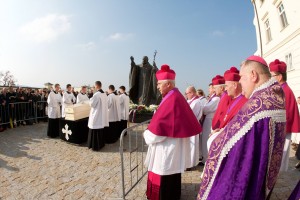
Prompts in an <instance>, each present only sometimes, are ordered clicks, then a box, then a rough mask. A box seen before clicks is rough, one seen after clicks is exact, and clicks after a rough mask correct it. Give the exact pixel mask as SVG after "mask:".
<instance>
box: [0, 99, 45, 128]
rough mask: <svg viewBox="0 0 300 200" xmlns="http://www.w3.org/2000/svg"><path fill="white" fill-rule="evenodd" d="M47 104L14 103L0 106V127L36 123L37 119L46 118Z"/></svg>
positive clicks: (42, 102)
mask: <svg viewBox="0 0 300 200" xmlns="http://www.w3.org/2000/svg"><path fill="white" fill-rule="evenodd" d="M46 106H47V102H46V101H37V102H16V103H9V104H8V105H5V106H3V105H1V106H0V125H4V124H8V125H10V126H13V125H15V124H17V123H20V124H22V123H23V124H27V123H29V122H34V123H37V122H38V119H41V118H43V119H45V118H48V116H47V113H46V110H47V108H46Z"/></svg>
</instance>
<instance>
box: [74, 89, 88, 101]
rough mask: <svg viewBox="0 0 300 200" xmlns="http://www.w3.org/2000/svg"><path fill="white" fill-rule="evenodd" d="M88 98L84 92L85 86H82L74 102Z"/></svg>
mask: <svg viewBox="0 0 300 200" xmlns="http://www.w3.org/2000/svg"><path fill="white" fill-rule="evenodd" d="M88 100H89V97H88V95H87V93H86V86H82V87H81V91H80V92H79V93H78V95H77V98H76V103H83V102H85V101H88Z"/></svg>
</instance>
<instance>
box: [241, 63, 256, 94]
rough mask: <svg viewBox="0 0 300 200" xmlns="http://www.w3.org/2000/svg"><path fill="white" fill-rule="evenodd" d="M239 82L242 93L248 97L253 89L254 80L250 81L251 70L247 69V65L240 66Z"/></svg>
mask: <svg viewBox="0 0 300 200" xmlns="http://www.w3.org/2000/svg"><path fill="white" fill-rule="evenodd" d="M240 76H241V79H240V83H241V85H242V90H243V94H244V95H245V97H246V98H248V99H249V97H250V96H251V94H252V92H253V91H254V89H255V82H253V81H252V78H251V76H252V73H251V70H247V66H242V67H241V70H240Z"/></svg>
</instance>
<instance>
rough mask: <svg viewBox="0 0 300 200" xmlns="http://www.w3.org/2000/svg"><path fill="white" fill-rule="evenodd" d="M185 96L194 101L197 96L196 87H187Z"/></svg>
mask: <svg viewBox="0 0 300 200" xmlns="http://www.w3.org/2000/svg"><path fill="white" fill-rule="evenodd" d="M185 95H186V97H187V99H189V100H190V99H192V98H193V97H194V96H196V95H197V91H196V89H195V87H194V86H189V87H187V88H186V90H185Z"/></svg>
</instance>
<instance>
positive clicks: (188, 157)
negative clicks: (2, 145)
mask: <svg viewBox="0 0 300 200" xmlns="http://www.w3.org/2000/svg"><path fill="white" fill-rule="evenodd" d="M286 71H287V67H286V64H285V63H284V62H283V61H280V60H278V59H276V60H274V61H273V62H271V63H269V64H268V63H267V62H266V61H265V60H264V59H263V58H262V57H260V56H254V55H253V56H250V57H248V58H247V59H245V60H244V61H243V62H242V63H241V65H240V69H238V68H236V67H234V66H232V67H230V68H229V69H228V70H226V71H225V72H224V73H222V74H220V75H215V76H214V77H213V78H212V81H211V83H210V84H209V85H208V96H206V95H205V93H204V91H203V90H202V89H198V90H197V89H196V88H195V87H193V86H189V87H188V88H186V90H185V95H182V93H181V92H180V91H179V90H178V88H176V84H175V78H176V73H175V71H174V70H172V69H171V68H170V66H168V65H166V64H165V65H162V66H161V69H160V70H158V71H157V72H156V79H157V89H158V90H159V92H160V93H161V95H162V101H161V102H160V104H159V107H158V109H157V110H156V111H155V113H154V115H153V117H152V119H151V121H150V124H149V126H148V128H147V130H145V132H144V133H143V137H144V139H145V142H146V144H147V145H148V152H147V156H146V158H145V166H146V167H147V169H148V179H147V189H146V196H147V199H151V200H170V199H172V200H176V199H180V196H181V174H182V173H184V172H185V171H190V170H195V167H196V166H197V165H203V166H204V169H203V173H202V175H201V177H199V184H200V185H199V193H198V195H197V199H269V198H270V196H271V194H272V190H273V188H274V185H275V183H276V180H277V178H278V174H279V171H287V169H288V162H289V152H290V146H291V140H292V133H299V132H300V119H299V110H298V105H297V101H296V98H295V96H294V94H293V92H292V90H291V89H290V87H289V86H288V84H287V82H286V81H287V75H286V74H287V73H286ZM125 91H126V88H125V87H124V86H120V87H119V90H118V93H117V92H116V89H115V87H114V85H110V86H109V87H108V89H107V90H106V92H104V90H103V89H102V83H101V82H100V81H96V82H95V84H94V91H93V92H92V93H88V92H87V87H85V86H83V87H82V88H81V91H80V92H79V93H77V94H75V93H74V91H72V86H71V85H70V84H68V85H67V86H66V90H65V92H63V93H61V87H60V85H59V84H55V85H54V89H53V90H51V91H50V92H45V91H43V90H42V91H37V93H38V94H39V95H36V97H37V98H36V99H37V100H41V101H42V100H45V101H47V107H44V109H47V115H48V129H47V135H48V136H49V137H51V138H54V137H57V136H59V120H60V119H61V118H64V117H65V109H64V108H66V107H67V106H70V105H73V104H81V103H88V104H89V105H90V106H91V110H90V114H89V119H88V128H89V132H88V144H87V146H88V148H91V149H92V150H94V151H99V150H100V149H101V148H103V147H104V146H105V144H110V143H115V142H116V141H117V140H118V139H119V137H120V135H121V132H122V131H123V130H124V129H125V128H127V120H128V117H129V116H128V115H129V101H130V99H129V96H128V95H127V94H126V92H125ZM33 93H35V92H29V94H32V95H33ZM3 94H5V95H3ZM12 94H14V95H12ZM20 94H23V93H13V91H9V92H7V91H6V89H5V90H4V91H2V94H1V98H0V100H1V102H0V103H1V104H2V106H4V105H5V104H3V103H8V102H9V100H10V99H14V98H11V97H12V96H16V98H15V99H22V100H24V99H31V100H32V101H35V100H33V98H29V97H28V96H30V95H28V94H27V93H26V94H27V96H26V97H27V98H25V96H24V97H23V98H21V97H22V95H20ZM3 96H5V98H4V97H3ZM7 97H8V98H7ZM298 100H299V103H300V97H298ZM45 112H46V110H45ZM2 118H3V117H2ZM1 128H2V129H3V127H1ZM296 138H299V135H296ZM296 142H297V143H299V139H298V140H297V139H296ZM298 149H299V145H298ZM299 151H300V150H299ZM299 159H300V156H299ZM296 167H298V168H300V162H299V163H298V164H297V165H296ZM295 191H296V192H294V193H293V194H292V195H291V199H299V198H300V194H299V193H300V192H299V191H300V184H298V188H295ZM297 191H298V193H297Z"/></svg>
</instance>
